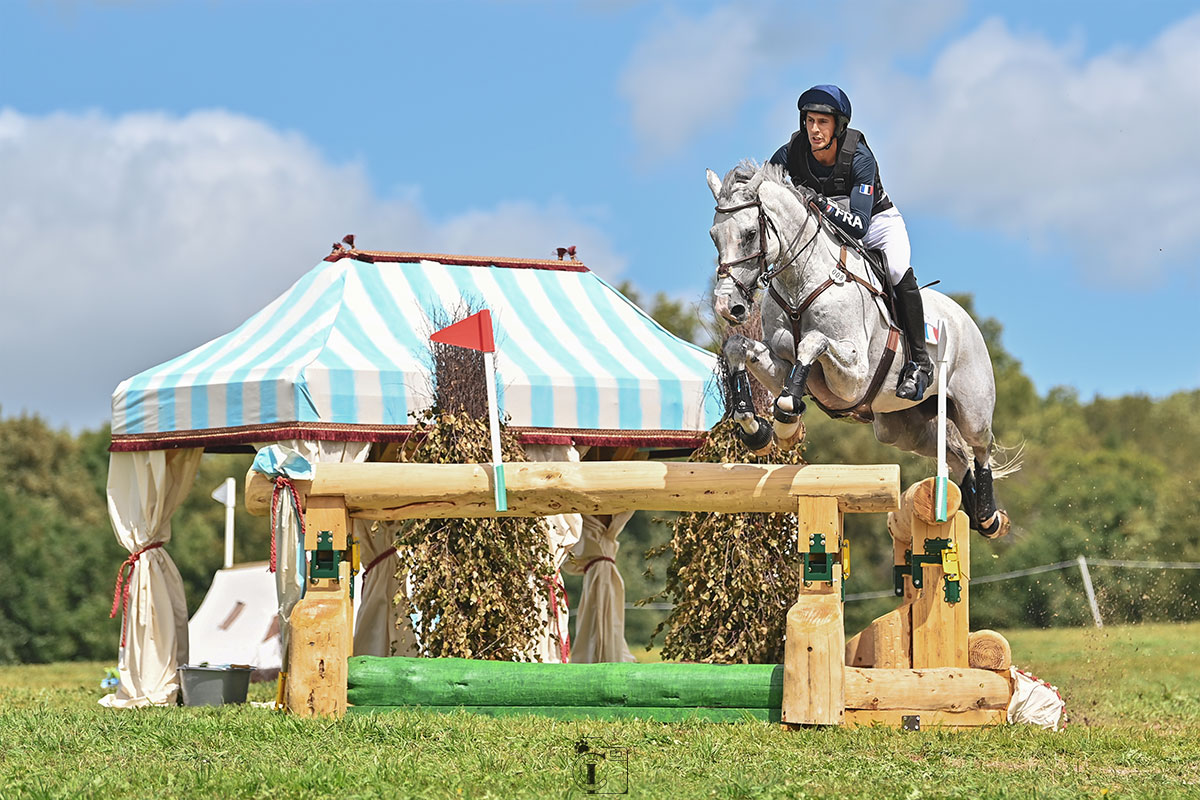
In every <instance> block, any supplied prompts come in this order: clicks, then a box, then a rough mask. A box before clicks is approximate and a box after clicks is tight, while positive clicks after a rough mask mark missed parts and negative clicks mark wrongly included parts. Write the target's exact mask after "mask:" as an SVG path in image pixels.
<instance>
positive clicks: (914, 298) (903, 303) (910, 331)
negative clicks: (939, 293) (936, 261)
mask: <svg viewBox="0 0 1200 800" xmlns="http://www.w3.org/2000/svg"><path fill="white" fill-rule="evenodd" d="M895 293H896V315H897V316H898V317H899V319H898V320H897V322H899V323H900V327H902V328H903V329H904V335H905V337H906V338H907V339H908V353H909V357H910V359H911V360H910V361H909V362H908V363H907V364H905V365H904V369H902V370H900V385H899V386H897V387H896V396H897V397H902V398H904V399H905V400H920V399H921V398H923V397H924V396H925V390H926V389H927V388H929V384H930V383H931V382H932V381H933V361H932V360H930V358H929V353H927V352H926V351H925V306H924V304H923V303H922V302H921V290H920V289H918V288H917V278H916V276H915V275H913V271H912V270H911V269H910V270H909V271H908V272H906V273H904V277H903V278H901V279H900V281H899V282H898V283H897V284H896V286H895Z"/></svg>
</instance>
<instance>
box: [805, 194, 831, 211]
mask: <svg viewBox="0 0 1200 800" xmlns="http://www.w3.org/2000/svg"><path fill="white" fill-rule="evenodd" d="M809 202H811V203H812V204H813V205H814V206H816V207H817V209H818V210H820V211H821V212H822V213H825V214H828V213H829V211H830V209H831V208H832V207H833V203H831V202H829V201H828V200H827V199H825V196H824V195H823V194H821V193H820V192H816V193H815V194H813V196H812V200H810V201H809Z"/></svg>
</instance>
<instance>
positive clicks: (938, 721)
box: [845, 708, 1008, 730]
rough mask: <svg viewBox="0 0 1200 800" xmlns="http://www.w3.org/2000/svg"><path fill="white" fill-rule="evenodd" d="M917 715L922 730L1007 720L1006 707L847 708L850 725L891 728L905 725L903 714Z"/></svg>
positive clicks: (904, 715)
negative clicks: (954, 709) (964, 709)
mask: <svg viewBox="0 0 1200 800" xmlns="http://www.w3.org/2000/svg"><path fill="white" fill-rule="evenodd" d="M906 716H908V717H918V718H919V719H920V725H921V730H925V729H927V728H943V729H949V730H955V729H965V728H984V727H992V726H995V725H1003V724H1004V723H1005V722H1007V721H1008V716H1007V712H1006V711H1005V709H1003V708H977V709H971V710H969V711H922V710H919V709H893V710H888V711H874V710H871V709H863V708H848V709H846V721H845V724H846V726H847V727H859V726H862V725H887V726H889V727H892V728H901V727H903V726H904V717H906Z"/></svg>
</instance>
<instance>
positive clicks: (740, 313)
mask: <svg viewBox="0 0 1200 800" xmlns="http://www.w3.org/2000/svg"><path fill="white" fill-rule="evenodd" d="M729 313H730V314H733V315H734V316H735V317H738V318H739V319H740V318H741V317H744V316H746V307H745V306H744V305H742V304H741V303H738V304H736V305H733V306H730V307H729Z"/></svg>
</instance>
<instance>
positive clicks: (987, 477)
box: [950, 402, 1012, 539]
mask: <svg viewBox="0 0 1200 800" xmlns="http://www.w3.org/2000/svg"><path fill="white" fill-rule="evenodd" d="M989 406H990V404H978V405H971V404H968V403H962V402H955V403H954V410H953V412H952V413H951V414H950V416H951V418H952V419H953V420H954V423H955V425H956V427H957V428H958V431H959V433H960V434H962V438H963V440H964V441H965V442H966V443H967V445H968V446H969V447H970V448H971V452H972V455H973V459H972V460H973V461H974V465H973V466H972V467H971V469H969V470H964V473H963V476H962V479H961V480H960V481H959V486H961V487H962V493H963V510H964V511H966V512H967V516H968V517H969V518H970V520H971V529H972V530H977V531H979V532H980V533H981V534H982V535H983V536H984V537H985V538H987V539H999V538H1000V537H1001V536H1005V535H1007V534H1008V532H1009V530H1010V529H1011V527H1012V526H1011V522H1010V521H1009V518H1008V513H1007V512H1006V511H1004V510H1003V509H1002V508H999V507H998V506H997V503H996V490H995V488H994V486H993V485H992V444H993V438H992V417H991V408H990V407H989Z"/></svg>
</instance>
